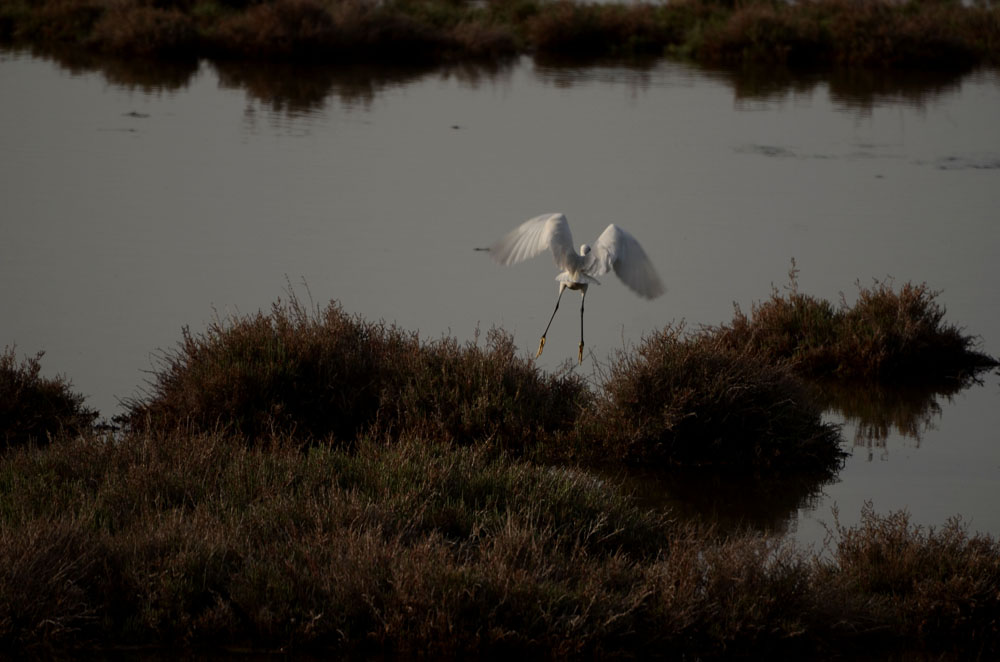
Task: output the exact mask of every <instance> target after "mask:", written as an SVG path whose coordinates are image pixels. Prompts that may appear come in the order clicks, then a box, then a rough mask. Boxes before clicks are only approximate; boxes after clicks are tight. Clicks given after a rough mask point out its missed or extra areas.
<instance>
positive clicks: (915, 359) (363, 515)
mask: <svg viewBox="0 0 1000 662" xmlns="http://www.w3.org/2000/svg"><path fill="white" fill-rule="evenodd" d="M914 289H916V291H917V292H918V293H919V295H918V296H917V300H916V301H913V300H912V296H913V292H914ZM802 296H803V295H801V294H799V293H798V292H797V291H793V292H792V293H791V295H789V297H788V298H785V297H780V296H779V295H777V293H776V294H775V296H774V297H772V300H771V301H770V302H769V305H771V306H778V305H784V304H789V305H790V307H791V309H792V310H795V309H796V307H797V305H798V303H797V302H798V301H799V300H800V298H801V297H802ZM872 296H876V297H880V298H881V299H883V300H885V301H894V302H895V303H896V304H897V305H894V306H893V305H887V306H881V307H879V308H878V315H870V314H869V315H866V319H867V321H868V325H869V326H868V327H867V328H870V329H874V330H876V331H877V333H875V334H874V335H875V336H876V337H878V338H880V339H881V342H884V343H885V344H884V347H883V349H882V351H881V352H876V354H878V355H884V354H891V355H897V356H905V357H907V361H910V362H912V364H913V365H922V366H925V367H928V372H925V373H924V376H925V377H935V378H937V377H940V375H939V374H938V370H939V369H940V368H941V366H942V365H943V363H942V362H940V361H929V360H928V356H933V355H934V353H935V351H936V350H940V351H942V352H943V354H944V356H947V357H950V358H951V365H952V366H953V367H954V368H955V371H951V370H949V371H948V372H950V373H951V376H952V377H953V378H957V379H961V378H962V377H961V375H963V374H970V373H969V372H968V371H970V370H971V371H972V373H974V372H975V368H978V369H985V368H988V367H992V366H994V365H996V362H995V360H993V359H992V358H991V357H987V356H985V355H982V354H979V353H978V352H975V351H974V348H973V347H972V344H971V338H970V337H968V336H962V335H961V334H959V337H960V338H962V339H964V341H965V346H966V349H967V350H969V351H968V356H966V357H965V360H962V361H954V354H953V353H952V351H953V350H952V339H951V337H952V333H953V332H954V327H951V326H949V325H947V324H943V323H941V322H942V320H941V319H940V317H939V316H938V315H937V313H938V312H940V310H939V309H938V308H937V306H936V304H935V301H934V295H933V293H930V292H929V291H928V290H926V288H919V287H918V288H913V287H912V286H910V285H909V284H907V285H904V286H903V287H902V288H900V289H899V291H895V290H892V289H889V288H885V287H883V288H881V289H879V290H878V291H875V292H874V293H872ZM868 298H870V297H868V296H863V297H862V300H866V299H868ZM903 302H909V303H910V304H911V305H899V304H901V303H903ZM765 307H766V305H762V307H761V308H759V309H757V311H756V312H759V311H760V310H763V309H764V308H765ZM858 309H865V308H864V306H863V305H861V306H858V307H855V308H845V310H844V314H845V315H847V316H850V315H851V314H852V311H855V310H858ZM796 317H797V319H800V320H802V319H805V320H807V321H809V322H810V323H808V324H804V325H800V326H799V327H798V328H797V329H791V330H790V328H789V325H788V324H787V322H788V317H787V316H778V315H774V314H755V316H754V318H753V324H754V325H756V327H757V329H758V330H760V331H763V330H764V328H765V327H766V329H767V331H769V333H766V334H763V335H766V336H768V337H774V336H775V333H776V332H778V331H780V332H781V333H782V334H783V336H784V337H786V338H791V339H792V342H793V343H800V344H802V345H806V344H807V343H808V342H809V339H810V338H811V337H812V335H813V333H814V332H815V331H814V329H812V327H811V321H814V320H815V317H814V316H802V315H798V316H796ZM927 320H936V322H935V323H934V324H932V325H930V326H927V325H926V324H925V323H926V322H927ZM820 321H822V318H820ZM741 322H742V320H741V318H740V314H739V313H738V314H737V316H736V318H734V323H735V324H740V323H741ZM824 328H825V327H824ZM914 328H919V329H920V330H921V332H920V333H913V334H909V335H905V334H904V336H905V337H900V336H899V334H895V333H892V332H889V331H890V330H892V329H914ZM856 330H857V329H856V327H855V326H853V325H845V326H842V327H840V328H839V329H838V331H837V333H840V334H844V336H848V335H852V334H855V333H856ZM730 331H731V330H730V329H729V328H724V329H715V330H710V329H706V330H702V331H700V332H697V333H691V334H683V333H681V331H680V330H679V329H673V328H667V329H664V330H662V331H661V332H659V333H658V334H656V335H654V336H652V337H651V338H650V339H649V340H648V341H647V342H646V343H645V344H643V345H642V346H640V347H638V348H636V351H635V353H634V354H627V355H626V354H624V353H623V354H619V356H618V357H617V362H616V363H615V364H614V367H613V369H612V371H611V372H610V374H609V375H608V376H607V379H606V381H605V383H604V384H602V386H601V389H600V390H599V391H598V392H594V391H592V390H590V389H588V388H587V387H586V385H585V384H584V383H583V382H582V380H581V379H580V378H579V377H577V376H574V375H573V374H570V373H566V374H562V375H545V374H543V373H541V372H540V371H539V370H538V368H537V366H535V365H534V364H533V363H532V362H531V361H530V360H529V359H528V358H526V357H523V356H517V354H516V352H515V349H514V347H513V345H512V344H511V342H510V338H509V337H508V336H506V335H505V334H503V333H500V332H494V333H492V334H491V335H490V337H489V338H488V339H487V340H486V342H485V343H484V344H482V345H480V344H479V343H474V344H467V345H464V346H462V345H459V344H458V343H456V342H454V341H453V340H449V339H442V340H439V341H433V342H427V341H421V340H419V338H417V337H416V336H415V335H414V334H410V333H406V332H405V331H403V330H400V329H398V328H396V327H387V326H386V325H384V324H374V323H370V322H367V321H365V320H363V319H360V318H358V317H355V316H350V315H348V314H346V313H344V312H343V311H342V310H341V308H340V307H339V306H337V305H335V304H331V305H329V306H327V307H326V308H322V309H321V308H318V307H317V308H315V309H309V308H307V307H305V306H303V304H301V303H300V302H299V301H298V300H297V299H296V298H295V297H294V295H292V294H291V293H290V294H289V298H288V300H286V301H284V302H278V303H276V304H275V305H274V306H273V307H272V309H271V311H270V312H269V313H258V314H256V315H247V316H238V317H234V318H232V319H229V320H226V321H220V322H218V323H216V324H214V325H212V326H210V327H209V329H207V330H206V331H205V332H204V333H201V334H192V333H190V332H185V334H184V337H183V340H182V342H181V343H180V344H179V345H178V346H177V347H176V348H174V349H171V350H166V351H164V352H162V353H161V355H160V356H161V358H160V361H159V363H158V368H157V370H156V372H155V375H154V379H153V381H151V383H150V384H149V387H148V388H147V389H146V391H145V392H144V393H142V394H140V395H138V396H136V398H134V399H132V400H131V401H129V402H128V406H127V408H128V414H127V415H126V416H123V417H122V418H121V420H120V421H119V422H120V423H121V425H123V429H122V430H121V431H119V433H118V434H117V435H116V436H111V435H108V434H107V433H101V432H100V431H98V430H92V429H89V426H90V425H91V424H92V423H93V420H94V418H96V415H95V412H92V411H89V410H87V408H86V407H85V405H84V404H83V400H82V398H81V397H80V396H78V395H77V394H75V393H73V391H72V388H71V386H70V384H69V383H68V382H67V381H66V380H65V379H47V378H43V377H41V376H40V371H39V357H34V358H32V357H27V358H25V359H23V360H19V359H18V358H17V356H16V353H15V351H14V350H13V349H10V348H8V349H7V350H5V352H4V354H3V357H2V362H0V412H2V414H3V415H2V416H0V425H2V426H3V434H4V439H5V444H6V446H7V448H6V451H5V452H4V454H3V456H2V457H0V504H2V507H0V523H2V527H0V610H2V611H0V641H2V642H3V643H4V645H5V647H6V648H7V649H8V650H15V651H22V652H23V651H30V652H36V653H51V652H59V651H63V652H65V651H75V652H83V651H95V650H106V649H109V648H114V647H116V646H123V645H126V646H171V647H175V648H177V647H180V648H182V649H189V648H195V649H211V648H213V647H219V646H222V647H227V646H240V647H249V648H252V649H257V650H283V651H285V652H288V651H295V652H321V653H338V654H343V653H380V654H381V653H394V654H400V653H401V654H408V653H419V654H426V653H431V654H436V655H444V656H463V655H469V654H477V655H499V654H505V655H509V654H512V653H518V654H526V655H532V656H546V657H557V658H567V657H575V656H579V655H588V656H590V655H622V654H628V655H643V656H654V657H674V656H676V655H691V656H696V657H702V658H713V657H717V656H732V655H756V654H791V653H795V654H809V655H823V656H840V655H844V654H858V653H865V654H872V655H879V654H882V653H888V652H894V653H898V652H901V651H903V652H906V651H910V652H913V651H914V650H916V651H920V652H922V653H929V654H933V655H940V656H943V657H945V658H947V657H948V656H956V657H957V658H966V657H969V656H973V657H988V656H990V655H992V654H995V653H996V652H997V650H998V648H1000V637H998V635H997V632H998V629H997V625H998V623H1000V543H998V542H997V541H996V540H995V539H993V538H991V537H989V536H984V535H978V534H971V533H970V532H969V531H968V529H967V527H966V526H965V525H964V524H962V522H961V521H960V520H959V519H953V520H950V521H948V522H947V523H943V525H942V526H940V527H938V528H935V529H924V528H922V527H919V526H915V525H913V524H911V522H910V521H909V518H908V516H907V515H906V514H905V513H894V514H888V515H884V516H880V515H876V514H875V512H874V511H873V510H872V509H871V507H870V506H869V507H868V509H867V510H866V512H865V513H864V514H863V518H862V521H861V523H860V524H859V525H858V526H856V527H841V526H839V525H838V526H837V528H836V530H835V531H833V532H831V535H832V542H831V548H830V552H829V555H827V556H823V557H821V556H815V555H813V554H812V553H805V552H803V551H801V550H798V549H796V548H795V547H794V546H793V545H792V544H791V543H788V542H783V541H781V540H780V539H778V538H768V537H767V536H763V535H760V534H755V533H722V532H721V531H719V530H718V529H715V528H713V526H712V525H711V523H710V522H700V521H698V520H697V519H696V520H688V519H685V520H681V519H679V518H677V517H676V516H674V515H673V514H672V513H671V512H670V511H669V510H667V511H659V512H658V511H653V510H647V509H644V508H641V507H639V506H638V505H637V504H636V502H635V501H634V500H633V499H631V498H630V497H628V496H627V495H625V494H623V493H622V491H621V488H620V487H618V486H617V485H616V484H615V483H614V482H613V481H609V480H607V479H601V478H598V477H596V476H595V475H594V474H593V473H591V472H590V471H588V469H587V467H588V465H589V464H592V463H597V464H601V465H603V466H607V465H608V464H609V463H629V462H636V461H639V462H642V463H643V464H644V465H645V466H656V465H657V464H659V465H662V466H664V467H667V466H673V467H675V468H676V467H686V468H692V467H699V468H704V467H706V466H721V467H724V468H726V470H728V471H731V472H737V473H740V474H748V473H749V474H750V475H757V476H759V475H762V474H777V475H778V476H784V477H788V478H794V477H796V476H809V475H816V474H824V473H826V474H828V473H829V472H832V471H835V469H836V467H835V463H836V460H837V457H838V453H839V452H840V451H839V437H838V435H837V431H836V428H834V427H831V426H829V425H828V424H826V423H823V422H822V421H821V420H820V417H819V409H818V407H817V405H816V404H815V402H814V400H813V394H812V393H811V391H810V389H809V388H808V387H807V386H806V385H805V384H804V383H802V382H801V381H800V378H799V377H797V376H796V374H795V372H796V366H799V367H801V365H802V362H800V361H795V360H791V361H790V360H789V359H787V358H785V357H781V356H776V355H773V354H768V353H766V352H762V351H761V350H760V349H759V348H757V347H753V346H752V345H751V344H749V343H746V344H743V345H741V346H735V345H734V344H733V341H732V338H730V337H729V334H730ZM928 339H930V340H928ZM835 340H836V339H835ZM912 344H915V345H916V347H917V350H918V351H919V352H922V353H921V354H919V355H917V354H914V351H915V350H914V348H913V347H912V346H911V345H912ZM834 345H835V346H847V343H844V342H835V343H834ZM928 352H929V354H928ZM974 367H975V368H974ZM911 374H912V373H911Z"/></svg>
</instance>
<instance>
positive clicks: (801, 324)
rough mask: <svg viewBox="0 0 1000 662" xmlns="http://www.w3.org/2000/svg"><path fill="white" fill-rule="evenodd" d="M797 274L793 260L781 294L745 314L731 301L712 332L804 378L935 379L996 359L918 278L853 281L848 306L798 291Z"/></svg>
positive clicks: (961, 374) (964, 373) (963, 375)
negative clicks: (732, 309)
mask: <svg viewBox="0 0 1000 662" xmlns="http://www.w3.org/2000/svg"><path fill="white" fill-rule="evenodd" d="M795 273H796V271H795V269H794V265H793V269H792V272H791V276H792V279H791V285H790V287H789V288H788V291H787V293H786V294H781V293H780V292H779V291H778V290H775V291H774V292H773V293H772V294H771V298H770V299H769V300H767V301H764V302H762V303H760V304H755V305H754V306H753V309H752V311H751V314H750V315H749V316H747V315H746V314H744V313H743V312H742V311H741V310H739V308H738V307H737V309H736V314H735V316H734V317H733V321H732V323H731V324H730V325H728V326H721V327H719V328H717V329H714V330H713V331H712V333H713V335H714V336H715V337H716V338H717V339H718V340H719V341H720V342H721V343H723V344H725V345H728V346H729V347H732V348H734V349H737V350H740V349H744V348H746V349H747V350H749V351H754V352H761V353H762V354H764V355H765V356H767V357H768V358H769V360H771V361H774V362H777V361H790V362H791V364H792V366H793V367H794V369H795V370H796V371H797V372H799V373H800V374H802V375H805V376H808V377H820V378H825V377H831V376H832V377H837V378H845V379H862V380H878V381H882V382H899V381H903V380H910V381H913V380H916V381H922V382H924V383H934V382H942V381H945V380H952V381H955V380H959V381H961V380H963V379H967V378H968V377H969V376H972V375H974V374H975V373H976V372H977V371H979V370H982V369H984V368H989V367H991V366H995V365H997V362H996V359H994V358H993V357H990V356H987V355H986V354H983V353H981V352H979V351H977V350H976V349H975V346H976V339H975V337H973V336H969V335H966V334H963V333H962V331H961V330H960V329H959V328H958V327H956V326H954V325H951V324H947V323H945V322H944V314H945V310H944V308H943V307H942V306H940V305H939V304H938V303H937V301H936V298H937V296H938V294H939V293H938V292H935V291H933V290H931V289H930V288H929V287H928V286H927V285H926V284H924V283H921V284H920V285H913V284H912V283H905V284H903V285H902V286H901V287H899V288H898V289H893V287H892V286H891V284H889V283H884V282H876V283H875V285H874V286H873V287H871V288H864V287H860V286H859V292H858V299H857V301H856V302H855V303H854V304H853V305H848V304H847V302H846V301H845V300H843V299H842V300H841V302H840V306H839V307H834V306H833V304H831V303H829V302H828V301H823V300H819V299H816V298H814V297H811V296H809V295H805V294H802V293H800V292H799V291H798V287H797V284H796V282H795Z"/></svg>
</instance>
